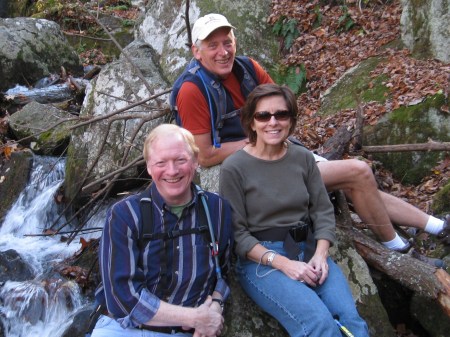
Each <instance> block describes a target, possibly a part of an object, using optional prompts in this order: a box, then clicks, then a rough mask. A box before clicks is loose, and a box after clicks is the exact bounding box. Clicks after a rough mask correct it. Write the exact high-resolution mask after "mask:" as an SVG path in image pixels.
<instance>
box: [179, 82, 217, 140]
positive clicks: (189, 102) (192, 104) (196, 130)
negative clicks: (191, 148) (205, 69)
mask: <svg viewBox="0 0 450 337" xmlns="http://www.w3.org/2000/svg"><path fill="white" fill-rule="evenodd" d="M177 106H178V113H179V115H180V118H181V123H182V125H183V127H184V128H185V129H187V130H189V131H190V132H191V133H192V134H193V135H200V134H204V133H211V124H210V123H211V117H210V115H209V107H208V102H206V99H205V97H204V96H203V94H202V92H201V90H200V89H199V88H198V87H197V86H196V85H195V84H194V83H192V82H184V83H183V84H182V85H181V88H180V91H179V92H178V96H177Z"/></svg>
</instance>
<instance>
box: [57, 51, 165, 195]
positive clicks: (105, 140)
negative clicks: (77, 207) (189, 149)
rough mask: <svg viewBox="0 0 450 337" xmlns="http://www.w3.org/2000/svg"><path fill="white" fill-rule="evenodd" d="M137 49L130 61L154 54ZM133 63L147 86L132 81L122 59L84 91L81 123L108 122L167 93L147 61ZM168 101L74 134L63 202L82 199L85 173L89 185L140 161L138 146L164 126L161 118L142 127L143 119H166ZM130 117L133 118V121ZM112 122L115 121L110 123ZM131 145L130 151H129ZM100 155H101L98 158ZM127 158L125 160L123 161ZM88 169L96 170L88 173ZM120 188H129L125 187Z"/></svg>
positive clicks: (134, 172)
mask: <svg viewBox="0 0 450 337" xmlns="http://www.w3.org/2000/svg"><path fill="white" fill-rule="evenodd" d="M136 45H137V47H136V48H139V49H140V51H133V50H130V54H131V55H133V54H136V55H147V53H151V52H152V51H151V47H149V46H148V45H147V46H144V45H143V44H139V43H138V44H136ZM143 49H144V50H145V49H147V52H144V51H143ZM131 60H132V62H133V64H134V65H135V66H136V67H137V69H139V70H140V71H141V72H142V74H143V76H144V78H145V81H146V83H144V82H143V81H142V80H141V79H140V78H139V77H138V76H137V75H136V69H135V68H134V67H133V66H131V65H130V63H129V62H128V61H127V60H126V59H125V58H121V59H119V60H117V61H115V62H112V63H110V64H108V65H107V66H105V67H104V68H103V69H102V70H101V72H100V74H99V75H98V76H97V77H96V78H95V79H93V80H92V82H91V83H90V86H88V88H87V90H86V97H85V99H84V103H83V107H82V110H81V112H80V116H81V117H82V118H85V119H89V118H94V117H102V116H106V115H107V114H110V113H112V112H115V111H117V110H119V109H125V108H126V107H127V106H129V105H130V104H131V103H135V102H138V101H141V100H143V99H146V98H149V97H150V96H152V95H155V94H157V93H158V92H162V91H163V90H166V89H167V88H168V87H169V85H168V84H167V82H166V81H165V80H164V79H163V78H162V77H161V76H160V73H159V69H158V67H157V66H155V65H154V64H153V63H152V60H151V59H150V58H148V57H132V58H131ZM167 101H168V95H167V94H165V95H162V96H161V97H159V98H157V99H155V100H151V101H149V102H148V103H147V104H146V105H140V106H137V107H135V108H133V109H131V110H127V111H124V112H122V113H121V114H120V116H121V117H124V118H123V119H120V120H119V119H118V118H117V116H115V117H110V118H109V119H102V120H99V121H97V122H95V123H92V124H89V125H87V126H84V127H80V128H77V129H75V130H73V133H72V138H71V144H70V146H69V150H68V157H67V164H66V180H65V186H66V189H65V192H66V197H68V198H69V200H73V199H74V198H75V199H79V198H82V197H83V195H82V194H81V193H79V188H80V187H81V186H83V185H86V184H84V183H83V181H84V177H85V175H86V174H87V172H88V171H89V172H90V174H89V180H88V181H87V182H92V181H94V180H95V179H97V178H99V177H102V176H104V175H106V174H108V173H111V172H112V171H114V170H116V169H117V168H119V167H122V166H124V165H127V164H129V163H130V162H132V161H133V160H134V159H136V158H139V157H140V156H142V144H143V141H144V139H145V137H146V136H147V134H148V133H149V132H150V130H151V129H152V128H153V127H155V126H156V125H158V124H160V123H162V122H163V121H164V120H165V119H164V118H163V117H159V118H156V119H154V120H151V121H150V120H149V121H147V122H145V123H144V121H143V119H144V118H151V117H152V116H154V115H155V114H156V115H158V116H164V115H166V114H167V113H168V105H167ZM133 114H134V115H135V116H136V117H134V118H131V116H132V115H133ZM118 116H119V115H118ZM114 118H115V119H116V120H115V121H114V122H113V121H112V120H113V119H114ZM110 123H111V124H110ZM130 144H133V146H131V147H130V146H129V145H130ZM100 152H102V154H101V156H100V157H99V158H97V155H98V153H100ZM125 155H126V156H127V158H126V159H123V158H124V156H125ZM97 159H98V160H97ZM92 165H94V168H93V169H92V171H90V166H92ZM143 172H145V169H142V167H141V168H136V167H134V168H131V169H128V170H126V171H125V172H123V173H122V177H123V178H136V177H139V176H140V175H141V174H142V173H143ZM124 182H125V183H127V181H124ZM141 183H142V182H141ZM100 185H101V184H99V185H95V186H93V187H92V189H90V190H89V191H84V192H83V193H90V192H92V191H95V190H97V189H98V188H99V187H100Z"/></svg>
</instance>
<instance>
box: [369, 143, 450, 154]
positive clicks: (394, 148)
mask: <svg viewBox="0 0 450 337" xmlns="http://www.w3.org/2000/svg"><path fill="white" fill-rule="evenodd" d="M361 150H362V151H363V152H366V153H381V152H409V151H450V142H435V141H433V140H430V141H429V142H428V143H418V144H398V145H376V146H363V147H362V149H361Z"/></svg>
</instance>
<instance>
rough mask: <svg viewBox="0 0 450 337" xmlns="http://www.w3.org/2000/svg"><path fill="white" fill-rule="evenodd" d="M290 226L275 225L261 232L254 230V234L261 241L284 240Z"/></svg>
mask: <svg viewBox="0 0 450 337" xmlns="http://www.w3.org/2000/svg"><path fill="white" fill-rule="evenodd" d="M289 229H290V227H273V228H269V229H265V230H262V231H259V232H254V233H252V235H253V236H254V237H255V238H257V239H258V240H259V241H284V239H286V236H287V235H288V233H289Z"/></svg>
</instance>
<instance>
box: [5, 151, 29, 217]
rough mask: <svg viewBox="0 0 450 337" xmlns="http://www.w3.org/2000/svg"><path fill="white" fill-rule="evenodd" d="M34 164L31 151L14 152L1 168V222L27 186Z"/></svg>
mask: <svg viewBox="0 0 450 337" xmlns="http://www.w3.org/2000/svg"><path fill="white" fill-rule="evenodd" d="M32 165H33V153H32V152H31V151H20V152H13V153H12V154H11V159H10V160H8V161H6V162H5V164H4V165H3V166H2V167H1V170H0V195H1V196H2V197H1V198H0V223H2V222H3V220H4V218H5V216H6V213H7V212H8V211H9V210H10V209H11V206H12V205H13V204H14V202H15V201H16V199H17V198H18V197H19V195H20V192H21V191H22V190H23V189H24V188H25V186H26V185H27V183H28V178H29V176H30V172H31V167H32Z"/></svg>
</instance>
